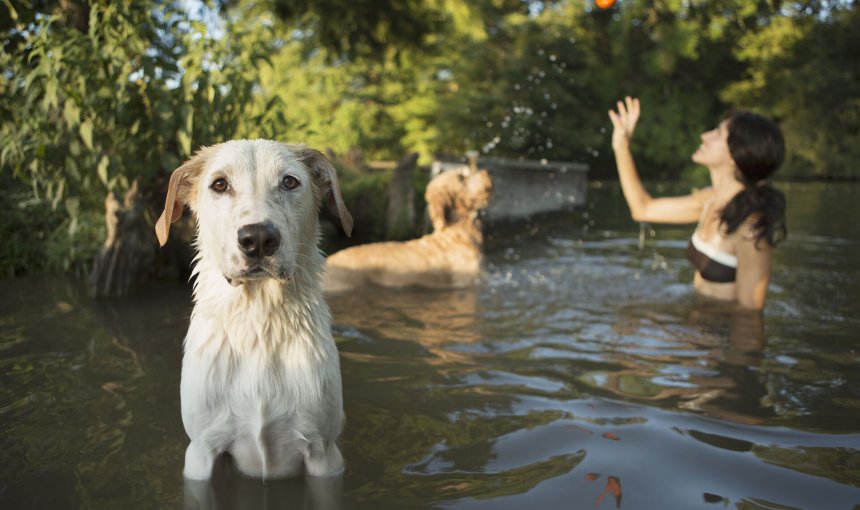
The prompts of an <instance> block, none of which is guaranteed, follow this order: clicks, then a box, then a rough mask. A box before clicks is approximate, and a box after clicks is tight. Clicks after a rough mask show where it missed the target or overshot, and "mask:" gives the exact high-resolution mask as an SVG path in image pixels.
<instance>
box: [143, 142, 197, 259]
mask: <svg viewBox="0 0 860 510" xmlns="http://www.w3.org/2000/svg"><path fill="white" fill-rule="evenodd" d="M205 163H206V158H205V157H204V153H203V150H202V149H201V150H200V151H198V152H197V153H196V154H195V155H194V156H192V157H191V159H189V160H188V161H186V162H185V163H183V164H182V166H180V167H179V168H177V169H176V170H174V171H173V173H172V174H171V175H170V183H169V184H168V185H167V198H166V199H165V200H164V211H163V212H162V213H161V217H160V218H158V221H157V222H155V235H156V236H157V237H158V244H159V245H161V246H164V245H165V244H166V243H167V236H168V235H169V234H170V224H171V223H173V222H175V221H178V220H179V218H181V217H182V206H183V205H185V204H188V203H190V202H191V198H192V195H193V193H194V185H195V183H196V182H197V178H198V177H200V174H201V173H202V172H203V166H204V165H205Z"/></svg>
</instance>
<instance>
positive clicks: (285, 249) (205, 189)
mask: <svg viewBox="0 0 860 510" xmlns="http://www.w3.org/2000/svg"><path fill="white" fill-rule="evenodd" d="M323 201H325V202H327V203H328V205H329V207H330V208H331V209H332V212H333V213H334V214H335V215H336V216H337V217H338V218H339V219H340V221H341V224H342V226H343V229H344V231H345V232H346V233H347V235H349V234H350V233H351V231H352V216H350V214H349V211H347V209H346V207H345V206H344V204H343V199H342V198H341V195H340V188H339V186H338V181H337V175H336V173H335V170H334V168H333V167H332V165H331V164H330V163H329V162H328V160H327V159H326V158H325V156H323V155H322V154H321V153H320V152H319V151H316V150H314V149H310V148H308V147H305V146H301V145H287V144H283V143H278V142H273V141H268V140H235V141H230V142H225V143H222V144H218V145H214V146H212V147H206V148H203V149H201V150H200V151H199V152H197V153H196V154H195V155H194V156H193V157H192V158H191V159H189V160H188V161H187V162H185V163H184V164H183V165H182V166H180V167H179V168H177V169H176V170H175V171H174V172H173V174H172V175H171V177H170V184H169V185H168V190H167V199H166V201H165V204H164V212H163V213H162V215H161V218H159V220H158V222H157V223H156V225H155V232H156V234H157V236H158V241H159V243H160V244H161V245H162V246H163V245H164V244H165V243H166V242H167V237H168V234H169V230H170V224H171V223H173V222H174V221H176V220H178V219H179V218H180V217H181V216H182V207H183V205H188V206H189V207H190V208H191V210H192V211H193V212H194V215H195V219H196V220H197V243H196V244H197V248H198V250H199V252H200V258H201V259H203V258H206V259H207V261H208V262H209V263H211V264H214V265H215V266H216V267H217V268H218V269H219V270H220V271H221V272H222V273H223V275H224V276H225V277H226V278H227V280H228V281H230V282H231V283H234V284H241V283H243V282H245V281H249V280H258V279H264V278H277V279H279V280H286V279H288V278H289V277H290V275H291V274H292V273H293V271H294V270H295V269H296V265H297V264H300V263H302V257H301V255H300V252H301V250H302V248H303V247H307V246H310V245H313V246H315V244H316V240H317V235H318V233H317V230H318V223H319V222H318V219H317V214H318V213H319V208H320V206H321V204H322V202H323Z"/></svg>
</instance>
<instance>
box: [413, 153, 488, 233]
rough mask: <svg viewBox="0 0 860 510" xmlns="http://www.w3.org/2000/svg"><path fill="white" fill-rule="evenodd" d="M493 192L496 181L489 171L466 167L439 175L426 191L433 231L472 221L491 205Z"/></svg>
mask: <svg viewBox="0 0 860 510" xmlns="http://www.w3.org/2000/svg"><path fill="white" fill-rule="evenodd" d="M492 192H493V181H492V180H491V179H490V174H489V173H488V172H487V171H486V170H479V171H477V172H473V171H470V170H469V167H467V166H464V167H463V168H462V169H453V170H448V171H445V172H442V173H441V174H439V175H437V176H436V177H434V178H433V180H431V181H430V183H429V184H428V185H427V190H426V191H425V192H424V198H425V199H426V200H427V209H428V211H429V214H430V221H431V222H432V223H433V230H434V231H436V230H441V229H443V228H445V227H448V226H451V225H454V224H456V223H458V222H461V221H472V219H473V218H474V217H475V213H476V212H477V211H479V210H481V209H484V208H485V207H487V206H488V205H490V199H491V198H492Z"/></svg>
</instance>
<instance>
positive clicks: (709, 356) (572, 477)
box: [0, 184, 860, 510]
mask: <svg viewBox="0 0 860 510" xmlns="http://www.w3.org/2000/svg"><path fill="white" fill-rule="evenodd" d="M783 189H784V190H785V191H786V192H787V195H788V200H789V215H788V226H789V239H788V240H787V241H786V242H785V243H784V244H783V245H781V246H780V247H779V248H778V249H777V250H776V252H775V261H774V271H773V278H772V284H771V290H770V294H769V298H768V303H767V306H766V309H765V312H764V314H763V315H762V316H759V315H758V314H750V313H744V312H739V311H737V310H734V309H733V308H731V307H728V306H724V305H719V304H714V303H709V302H704V301H701V300H699V299H697V298H696V297H695V296H694V294H693V292H692V285H691V281H692V276H693V273H692V269H691V267H690V266H689V264H688V263H687V262H686V260H685V258H684V257H685V248H686V240H687V238H688V236H689V235H690V234H691V232H692V227H671V228H666V227H659V228H658V229H657V230H656V232H654V231H652V230H651V228H650V227H648V226H645V227H643V228H642V229H640V226H639V225H638V224H635V223H633V222H632V221H630V219H629V216H628V214H627V210H626V206H625V204H624V202H623V199H622V198H621V196H620V191H619V189H618V188H617V186H615V185H605V186H601V185H599V184H593V185H592V188H591V189H590V190H589V206H588V209H587V210H585V211H580V212H575V213H572V214H570V215H569V216H567V217H564V218H554V219H552V220H547V221H543V222H540V223H538V224H533V225H520V226H518V227H517V228H506V229H494V230H493V231H491V232H490V235H489V237H490V239H489V247H488V267H487V273H488V274H487V280H486V282H485V283H483V284H482V285H480V286H479V287H477V288H475V289H470V290H458V291H421V290H381V289H374V290H371V291H365V292H361V293H357V294H351V295H342V296H338V297H334V298H331V299H329V303H330V305H331V307H332V310H333V312H334V317H335V326H334V334H335V339H336V340H337V343H338V348H339V350H340V354H341V358H342V369H343V389H344V401H345V410H346V415H347V423H346V428H345V430H344V433H343V436H342V438H341V447H342V448H341V449H342V451H343V454H344V456H345V458H346V462H347V470H346V473H345V474H344V476H343V477H342V479H339V480H335V481H332V482H330V483H328V485H324V486H318V484H317V485H315V484H311V483H306V482H304V481H302V480H292V481H282V482H267V483H261V482H259V481H256V480H248V479H243V478H241V477H238V476H236V475H235V474H234V473H232V472H231V471H230V469H229V466H225V467H222V469H221V470H220V471H219V476H218V481H217V483H215V484H202V485H196V486H195V485H191V484H185V483H183V479H182V474H181V472H182V463H183V457H184V449H185V446H186V444H187V439H186V436H185V433H184V431H183V428H182V424H181V420H180V415H179V369H180V359H181V340H182V336H183V335H184V332H185V328H186V326H187V318H188V315H189V313H190V309H191V304H190V293H189V289H188V288H186V287H184V286H174V285H167V284H157V285H152V286H149V287H147V288H145V289H143V290H142V291H141V292H140V293H139V295H137V296H135V297H133V298H128V299H123V300H114V301H112V302H110V303H105V302H94V301H92V300H90V299H89V298H87V297H86V295H85V292H83V287H82V286H81V284H80V283H78V282H74V281H71V280H58V279H48V278H40V279H24V280H11V281H4V282H0V426H1V427H2V431H3V433H2V439H0V441H2V444H0V508H3V509H17V508H22V509H34V508H46V509H65V508H95V509H109V508H116V509H136V508H141V509H144V508H147V509H148V508H183V507H184V508H195V507H197V506H198V505H197V503H198V502H199V501H200V500H208V501H209V503H210V504H211V507H212V508H219V509H227V508H249V509H257V508H313V507H321V506H322V507H334V508H344V509H351V508H362V509H364V508H367V509H385V508H392V509H399V508H468V509H472V508H482V509H483V508H487V509H506V508H511V509H520V508H529V507H531V508H535V509H537V508H540V509H544V508H565V509H567V508H601V509H614V508H627V509H643V508H644V509H647V508H655V509H675V508H678V509H691V508H702V509H710V508H713V509H718V508H737V509H789V508H802V509H845V510H851V509H857V508H860V363H858V362H860V352H858V348H860V227H858V220H860V200H858V198H857V197H858V196H860V185H858V184H826V185H825V184H786V185H783Z"/></svg>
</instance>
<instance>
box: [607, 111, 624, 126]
mask: <svg viewBox="0 0 860 510" xmlns="http://www.w3.org/2000/svg"><path fill="white" fill-rule="evenodd" d="M609 120H611V121H612V126H613V127H614V128H615V129H622V127H621V119H620V118H619V117H618V114H617V113H615V110H609Z"/></svg>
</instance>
